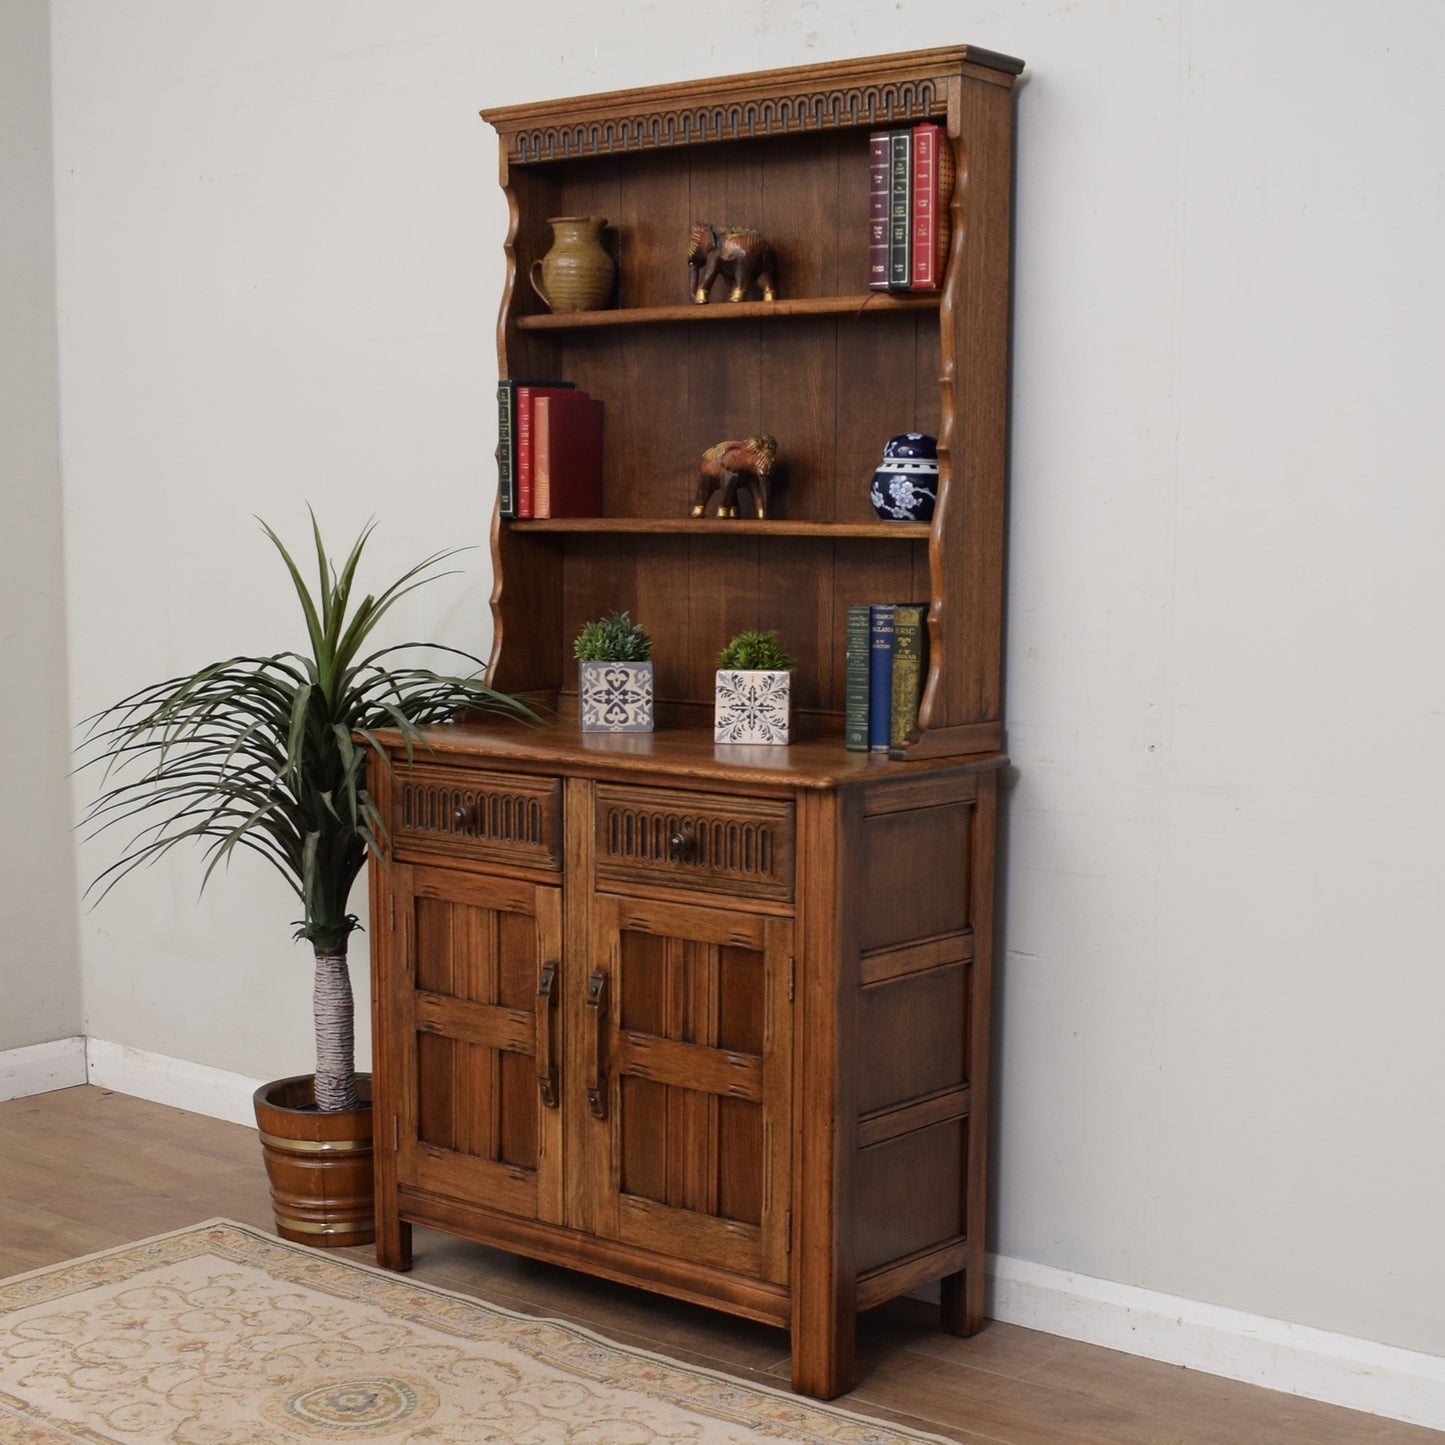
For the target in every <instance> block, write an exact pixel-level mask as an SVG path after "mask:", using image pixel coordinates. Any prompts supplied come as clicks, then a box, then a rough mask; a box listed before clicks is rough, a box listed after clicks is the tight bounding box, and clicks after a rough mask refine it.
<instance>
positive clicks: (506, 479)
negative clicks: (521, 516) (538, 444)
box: [497, 376, 517, 517]
mask: <svg viewBox="0 0 1445 1445" xmlns="http://www.w3.org/2000/svg"><path fill="white" fill-rule="evenodd" d="M516 389H517V383H516V382H515V381H512V380H510V379H509V378H508V377H505V376H504V377H503V378H502V379H501V380H500V381H499V382H498V383H497V511H498V514H499V515H500V516H503V517H515V516H516V515H517V448H516V438H515V437H514V436H513V435H512V406H513V398H512V393H513V392H514V391H516Z"/></svg>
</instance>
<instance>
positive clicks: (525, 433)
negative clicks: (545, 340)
mask: <svg viewBox="0 0 1445 1445" xmlns="http://www.w3.org/2000/svg"><path fill="white" fill-rule="evenodd" d="M535 400H536V399H535V398H534V397H533V395H532V388H531V387H530V386H519V387H518V388H517V405H516V433H517V435H516V458H517V462H516V472H517V516H519V517H531V516H533V515H535V514H534V513H533V510H532V507H533V496H534V492H535V488H534V486H533V483H532V470H533V457H532V412H533V409H534V406H535Z"/></svg>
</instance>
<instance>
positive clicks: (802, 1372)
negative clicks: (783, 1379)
mask: <svg viewBox="0 0 1445 1445" xmlns="http://www.w3.org/2000/svg"><path fill="white" fill-rule="evenodd" d="M857 1335H858V1317H857V1315H856V1314H855V1313H854V1311H853V1310H851V1309H848V1310H841V1309H840V1310H833V1311H829V1312H828V1314H827V1315H826V1316H825V1317H824V1318H822V1319H816V1318H815V1319H809V1317H808V1316H807V1314H806V1312H805V1311H801V1310H797V1309H796V1308H795V1312H794V1315H793V1329H792V1344H793V1389H794V1390H796V1391H797V1392H798V1394H800V1395H811V1396H812V1397H813V1398H814V1399H815V1400H832V1399H834V1398H835V1397H837V1396H838V1395H846V1394H847V1393H848V1391H849V1390H851V1389H852V1388H853V1373H854V1355H853V1352H854V1345H855V1342H856V1340H857Z"/></svg>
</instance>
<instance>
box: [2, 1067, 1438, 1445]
mask: <svg viewBox="0 0 1445 1445" xmlns="http://www.w3.org/2000/svg"><path fill="white" fill-rule="evenodd" d="M215 1215H225V1216H227V1217H228V1218H231V1219H237V1220H240V1221H242V1222H245V1223H248V1224H253V1225H259V1226H261V1227H269V1226H270V1223H271V1213H270V1203H269V1198H268V1195H267V1189H266V1183H265V1178H264V1175H263V1171H262V1167H261V1162H260V1150H259V1147H258V1145H257V1142H256V1135H255V1132H254V1131H253V1130H250V1129H245V1128H242V1127H240V1126H239V1125H235V1124H224V1123H220V1122H218V1121H216V1120H214V1119H207V1118H203V1117H202V1116H200V1115H198V1114H187V1113H183V1112H181V1111H180V1110H177V1109H168V1108H165V1107H163V1106H162V1105H159V1104H149V1103H146V1102H144V1101H142V1100H139V1099H132V1098H128V1097H126V1096H125V1095H123V1094H113V1093H110V1092H108V1091H106V1090H102V1089H94V1088H79V1089H65V1090H60V1091H58V1092H55V1093H51V1094H43V1095H38V1096H36V1097H34V1098H29V1099H16V1100H12V1101H10V1102H8V1103H0V1278H4V1277H6V1276H8V1275H12V1274H19V1273H21V1272H23V1271H25V1270H30V1269H38V1268H40V1267H41V1266H43V1265H48V1264H54V1263H56V1262H58V1261H60V1260H63V1259H70V1258H73V1257H74V1256H76V1255H80V1254H88V1253H90V1252H92V1251H95V1250H100V1249H106V1248H108V1247H110V1246H112V1245H117V1244H124V1243H126V1242H127V1241H129V1240H134V1239H140V1238H143V1237H145V1236H146V1235H150V1234H160V1233H163V1232H165V1231H166V1230H170V1229H179V1228H182V1227H184V1226H185V1225H188V1224H194V1223H196V1222H198V1221H199V1220H202V1219H209V1218H211V1217H213V1216H215ZM339 1253H354V1254H355V1255H356V1256H357V1257H358V1258H365V1259H368V1261H370V1260H371V1251H370V1250H355V1251H350V1250H347V1251H339ZM413 1277H414V1278H417V1279H420V1280H425V1281H428V1282H430V1283H433V1284H438V1285H441V1286H444V1287H446V1288H448V1289H454V1290H462V1291H465V1292H467V1293H474V1294H476V1295H478V1296H480V1297H482V1298H484V1299H488V1300H492V1301H495V1302H496V1303H498V1304H503V1305H507V1306H510V1307H511V1308H513V1309H519V1310H524V1311H529V1312H532V1313H536V1314H548V1315H555V1316H560V1317H562V1318H564V1319H569V1320H573V1321H575V1322H578V1323H580V1324H584V1325H586V1326H588V1327H590V1328H591V1329H594V1330H597V1331H599V1332H600V1333H602V1334H605V1335H607V1336H609V1337H611V1338H613V1339H615V1340H618V1341H621V1342H623V1343H627V1344H635V1345H640V1346H643V1347H645V1348H647V1349H651V1350H655V1351H659V1352H661V1353H663V1354H667V1355H670V1356H672V1357H673V1358H675V1359H679V1360H684V1361H690V1362H694V1363H699V1364H704V1365H708V1366H711V1367H713V1368H715V1369H720V1370H724V1371H727V1372H728V1373H731V1374H733V1375H737V1376H741V1377H743V1378H746V1379H750V1380H758V1381H763V1382H766V1383H768V1384H771V1385H775V1386H776V1385H782V1386H784V1387H786V1384H787V1376H788V1358H787V1356H788V1345H787V1338H786V1336H785V1335H784V1334H783V1332H781V1331H779V1330H776V1329H772V1328H769V1327H767V1326H764V1325H755V1324H751V1323H749V1322H747V1321H744V1320H736V1319H733V1318H731V1317H730V1316H727V1315H723V1314H719V1313H716V1312H714V1311H711V1310H705V1309H699V1308H696V1307H694V1306H690V1305H682V1304H677V1303H675V1302H672V1301H669V1300H665V1299H662V1298H660V1297H658V1296H655V1295H650V1294H645V1293H643V1292H641V1291H638V1290H632V1289H626V1288H623V1287H620V1286H617V1285H610V1284H606V1283H604V1282H600V1281H595V1280H591V1279H589V1278H587V1277H586V1276H584V1275H579V1274H574V1273H572V1272H571V1271H569V1270H565V1269H558V1268H554V1267H552V1266H550V1265H543V1264H535V1263H532V1262H530V1261H527V1260H522V1259H517V1258H514V1257H512V1256H510V1255H505V1254H499V1253H497V1252H495V1251H492V1250H487V1249H482V1248H480V1247H478V1246H476V1245H470V1244H464V1243H462V1242H461V1241H458V1240H453V1239H450V1238H448V1237H447V1236H444V1235H440V1234H434V1233H432V1232H430V1231H428V1230H422V1229H418V1230H417V1231H416V1267H415V1269H414V1271H413ZM934 1313H935V1312H934V1311H933V1310H932V1309H930V1308H929V1307H928V1306H926V1305H924V1304H922V1303H919V1302H917V1301H912V1300H895V1301H893V1302H892V1303H890V1304H887V1305H883V1306H881V1307H880V1308H878V1309H876V1310H873V1311H871V1312H869V1313H868V1314H867V1315H865V1316H864V1317H863V1320H862V1322H861V1333H860V1341H859V1371H858V1387H857V1389H856V1390H855V1391H854V1392H853V1393H852V1394H851V1395H848V1396H845V1397H844V1398H843V1399H842V1400H840V1401H839V1402H838V1403H839V1404H841V1405H845V1406H849V1407H851V1408H854V1409H856V1410H858V1411H860V1412H862V1413H864V1414H868V1415H872V1416H875V1417H878V1418H882V1419H891V1420H896V1421H899V1422H902V1423H905V1424H911V1425H914V1426H915V1427H917V1428H920V1429H925V1430H931V1431H933V1432H935V1433H937V1434H940V1435H944V1436H946V1437H948V1438H950V1439H953V1440H959V1441H964V1442H969V1445H981V1442H985V1441H987V1442H994V1445H998V1442H1006V1445H1095V1442H1097V1445H1255V1442H1261V1445H1263V1442H1267V1445H1293V1442H1299V1445H1362V1442H1367V1441H1390V1442H1402V1445H1404V1442H1419V1445H1425V1442H1433V1445H1440V1442H1441V1441H1442V1440H1445V1434H1442V1433H1441V1432H1438V1431H1434V1430H1424V1429H1420V1428H1418V1427H1414V1426H1410V1425H1402V1424H1398V1423H1396V1422H1394V1421H1390V1420H1385V1419H1381V1418H1379V1417H1376V1416H1372V1415H1363V1414H1357V1413H1355V1412H1353V1411H1349V1410H1338V1409H1334V1408H1331V1407H1329V1406H1326V1405H1320V1404H1316V1403H1314V1402H1312V1401H1308V1400H1301V1399H1297V1398H1295V1397H1294V1396H1290V1395H1284V1394H1278V1393H1276V1392H1273V1391H1269V1390H1261V1389H1256V1388H1254V1387H1251V1386H1247V1385H1239V1384H1235V1383H1233V1382H1231V1381H1229V1380H1221V1379H1217V1378H1215V1377H1213V1376H1209V1375H1200V1374H1196V1373H1192V1372H1190V1371H1188V1370H1183V1369H1178V1368H1176V1367H1174V1366H1169V1365H1160V1364H1155V1363H1153V1362H1151V1361H1148V1360H1141V1359H1137V1358H1135V1357H1133V1356H1130V1355H1123V1354H1118V1353H1115V1352H1114V1351H1112V1350H1103V1349H1098V1348H1096V1347H1094V1346H1092V1345H1081V1344H1077V1343H1075V1342H1073V1341H1070V1340H1064V1339H1058V1338H1055V1337H1054V1336H1051V1335H1044V1334H1039V1333H1037V1332H1035V1331H1032V1330H1025V1329H1020V1328H1018V1327H1017V1326H1014V1325H1005V1324H998V1323H990V1324H989V1325H988V1326H987V1327H986V1328H985V1329H984V1330H983V1332H982V1333H981V1334H979V1335H976V1336H975V1337H974V1338H972V1339H968V1340H961V1339H957V1338H954V1337H953V1336H951V1335H947V1334H943V1333H941V1332H940V1331H939V1330H937V1329H936V1328H935V1325H934Z"/></svg>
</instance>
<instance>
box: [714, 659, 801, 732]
mask: <svg viewBox="0 0 1445 1445" xmlns="http://www.w3.org/2000/svg"><path fill="white" fill-rule="evenodd" d="M792 696H793V674H792V673H791V672H752V671H734V670H733V669H723V668H719V669H718V672H717V685H716V689H715V692H714V702H715V707H714V712H713V727H712V738H713V741H714V742H715V743H786V742H787V741H788V737H789V722H790V713H791V709H792Z"/></svg>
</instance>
